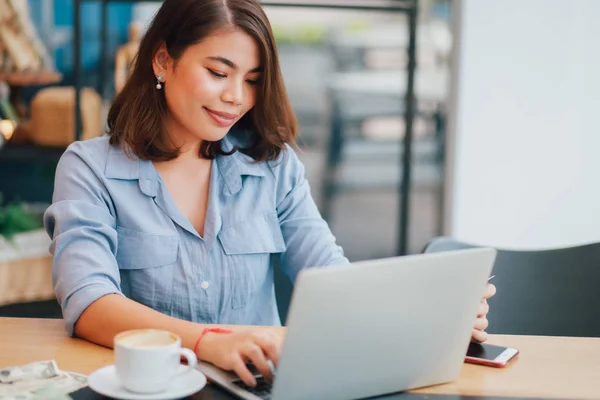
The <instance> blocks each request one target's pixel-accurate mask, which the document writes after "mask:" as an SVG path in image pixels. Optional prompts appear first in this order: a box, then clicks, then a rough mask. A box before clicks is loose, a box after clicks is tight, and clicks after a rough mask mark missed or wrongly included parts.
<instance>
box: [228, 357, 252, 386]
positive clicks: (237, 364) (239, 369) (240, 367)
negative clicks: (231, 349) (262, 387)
mask: <svg viewBox="0 0 600 400" xmlns="http://www.w3.org/2000/svg"><path fill="white" fill-rule="evenodd" d="M233 371H234V372H235V373H236V374H237V376H239V377H240V379H241V380H242V381H243V382H244V383H245V384H246V385H248V386H256V378H254V375H252V373H251V372H250V370H249V369H248V367H247V366H246V363H245V362H244V360H243V359H242V357H241V356H240V355H239V354H238V355H237V356H236V357H235V358H234V360H233Z"/></svg>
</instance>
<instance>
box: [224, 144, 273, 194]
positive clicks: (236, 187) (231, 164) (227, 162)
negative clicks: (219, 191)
mask: <svg viewBox="0 0 600 400" xmlns="http://www.w3.org/2000/svg"><path fill="white" fill-rule="evenodd" d="M234 143H235V139H233V138H231V137H229V135H227V136H225V137H224V138H223V140H222V144H221V148H222V149H223V151H224V152H229V151H231V150H232V149H233V148H234V146H235V144H234ZM217 166H218V168H219V172H220V173H221V176H222V177H223V181H224V182H225V186H224V193H225V195H228V196H230V195H233V194H236V193H237V192H239V191H240V190H241V189H242V177H243V176H248V175H250V176H258V177H263V176H265V171H264V169H263V168H264V166H263V165H262V163H258V162H256V161H254V160H253V159H252V158H251V157H250V156H247V155H245V154H243V153H241V152H240V151H236V152H235V153H234V154H232V155H230V156H222V155H218V156H217Z"/></svg>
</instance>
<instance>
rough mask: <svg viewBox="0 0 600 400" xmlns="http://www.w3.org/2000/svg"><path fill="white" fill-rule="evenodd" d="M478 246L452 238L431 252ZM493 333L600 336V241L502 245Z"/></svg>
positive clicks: (432, 245) (439, 240)
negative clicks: (546, 246) (533, 247)
mask: <svg viewBox="0 0 600 400" xmlns="http://www.w3.org/2000/svg"><path fill="white" fill-rule="evenodd" d="M473 247H478V246H475V245H472V244H469V243H463V242H459V241H456V240H454V239H452V238H448V237H440V238H436V239H433V240H432V241H431V242H430V243H429V244H428V245H427V246H426V247H425V249H424V252H426V253H433V252H441V251H451V250H459V249H466V248H473ZM492 274H494V275H495V277H494V279H493V280H492V283H494V285H496V287H497V289H498V292H497V294H496V295H495V296H494V297H493V298H491V299H490V300H489V304H490V314H489V315H488V320H489V321H490V326H489V328H488V332H490V333H502V334H516V335H548V336H578V337H600V290H599V288H598V283H599V282H600V243H595V244H588V245H582V246H576V247H569V248H560V249H552V250H537V251H517V250H503V249H498V255H497V258H496V262H495V264H494V269H493V272H492Z"/></svg>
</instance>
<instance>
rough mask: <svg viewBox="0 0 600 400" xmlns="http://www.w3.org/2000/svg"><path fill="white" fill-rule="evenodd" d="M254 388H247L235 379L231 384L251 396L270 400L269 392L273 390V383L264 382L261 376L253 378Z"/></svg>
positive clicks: (239, 380)
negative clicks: (254, 381)
mask: <svg viewBox="0 0 600 400" xmlns="http://www.w3.org/2000/svg"><path fill="white" fill-rule="evenodd" d="M255 378H256V386H254V387H252V386H248V385H246V384H245V383H244V382H243V381H242V380H241V379H236V380H234V381H232V383H233V384H234V385H236V386H239V387H240V388H242V389H244V390H245V391H247V392H250V393H252V394H253V395H255V396H257V397H260V398H261V399H263V400H270V399H271V390H272V389H273V383H272V382H270V381H268V380H266V379H265V378H264V377H263V376H262V375H260V376H255Z"/></svg>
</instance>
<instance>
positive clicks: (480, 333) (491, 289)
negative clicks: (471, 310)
mask: <svg viewBox="0 0 600 400" xmlns="http://www.w3.org/2000/svg"><path fill="white" fill-rule="evenodd" d="M495 294H496V286H494V285H493V284H491V283H488V285H487V287H486V289H485V293H484V294H483V298H482V299H481V303H480V304H479V310H478V311H477V319H476V320H475V326H473V333H472V334H471V339H472V340H473V341H474V342H479V343H482V342H485V341H486V340H487V338H488V334H487V332H486V331H485V330H486V328H487V327H488V324H489V323H488V320H487V314H488V312H489V311H490V306H489V304H488V302H487V299H489V298H490V297H492V296H493V295H495Z"/></svg>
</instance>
